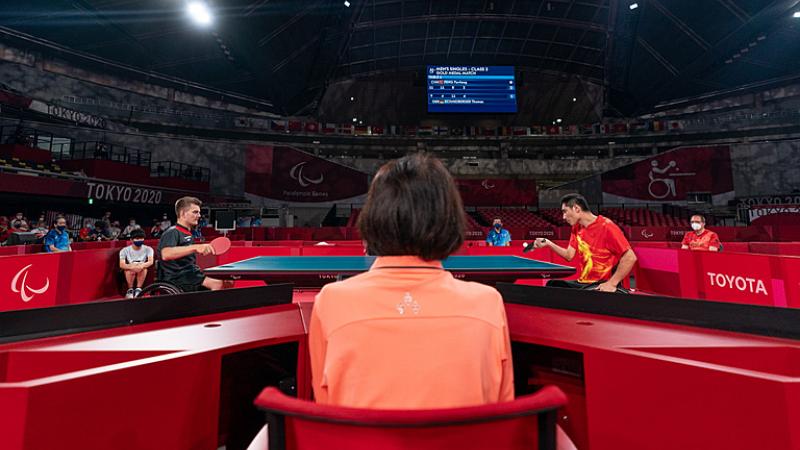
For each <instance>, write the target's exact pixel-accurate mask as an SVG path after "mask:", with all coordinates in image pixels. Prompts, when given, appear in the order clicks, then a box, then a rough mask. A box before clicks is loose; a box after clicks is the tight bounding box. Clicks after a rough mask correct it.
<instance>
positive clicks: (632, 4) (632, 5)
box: [628, 3, 639, 11]
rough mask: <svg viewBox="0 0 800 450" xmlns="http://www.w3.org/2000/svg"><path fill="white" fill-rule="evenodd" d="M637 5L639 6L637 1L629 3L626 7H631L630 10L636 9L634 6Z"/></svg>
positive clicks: (636, 6)
mask: <svg viewBox="0 0 800 450" xmlns="http://www.w3.org/2000/svg"><path fill="white" fill-rule="evenodd" d="M638 7H639V4H638V3H631V5H630V6H628V8H630V9H631V11H633V10H634V9H636V8H638Z"/></svg>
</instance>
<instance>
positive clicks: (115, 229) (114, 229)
mask: <svg viewBox="0 0 800 450" xmlns="http://www.w3.org/2000/svg"><path fill="white" fill-rule="evenodd" d="M121 233H122V229H121V228H120V227H119V222H118V221H116V220H115V221H114V222H112V223H111V226H110V227H109V228H108V234H109V235H110V236H111V239H119V235H120V234H121Z"/></svg>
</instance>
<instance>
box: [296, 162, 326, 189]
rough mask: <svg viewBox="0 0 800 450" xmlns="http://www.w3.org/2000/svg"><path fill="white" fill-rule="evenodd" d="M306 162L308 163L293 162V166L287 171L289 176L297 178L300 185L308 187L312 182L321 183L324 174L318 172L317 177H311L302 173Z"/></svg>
mask: <svg viewBox="0 0 800 450" xmlns="http://www.w3.org/2000/svg"><path fill="white" fill-rule="evenodd" d="M306 164H308V162H307V161H303V162H301V163H297V164H295V166H294V167H292V169H291V170H290V171H289V176H290V177H292V179H294V180H297V182H298V183H299V184H300V186H302V187H308V186H310V185H312V184H320V183H322V181H323V180H324V176H323V175H322V174H319V178H316V179H311V178H308V177H306V176H305V175H303V166H305V165H306Z"/></svg>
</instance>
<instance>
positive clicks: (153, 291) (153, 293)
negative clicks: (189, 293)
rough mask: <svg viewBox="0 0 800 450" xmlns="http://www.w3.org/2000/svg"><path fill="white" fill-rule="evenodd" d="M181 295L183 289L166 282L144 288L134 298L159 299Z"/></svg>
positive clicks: (157, 282)
mask: <svg viewBox="0 0 800 450" xmlns="http://www.w3.org/2000/svg"><path fill="white" fill-rule="evenodd" d="M182 293H183V289H181V288H180V287H178V286H176V285H174V284H172V283H168V282H166V281H156V282H155V283H153V284H151V285H149V286H146V287H144V288H143V289H142V291H141V292H140V293H139V295H137V296H136V298H142V297H159V296H162V295H175V294H182Z"/></svg>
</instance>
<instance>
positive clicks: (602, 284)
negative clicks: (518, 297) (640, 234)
mask: <svg viewBox="0 0 800 450" xmlns="http://www.w3.org/2000/svg"><path fill="white" fill-rule="evenodd" d="M561 212H562V213H563V215H564V220H565V221H566V222H567V223H568V224H570V225H571V226H572V235H571V236H570V239H569V244H568V245H567V248H564V247H561V246H559V245H556V244H554V243H553V242H552V241H550V240H549V239H537V240H536V241H535V242H534V246H535V247H536V248H542V247H549V248H550V249H551V250H553V251H554V252H555V253H556V254H557V255H559V256H561V257H562V258H564V259H566V260H567V261H572V258H574V257H575V255H576V254H577V255H578V257H579V258H580V266H579V267H578V273H579V277H578V279H577V280H575V281H565V280H551V281H550V282H548V283H547V285H548V286H555V287H575V288H592V287H594V286H596V289H597V290H600V291H603V292H615V291H616V290H617V286H619V284H620V283H621V282H622V280H624V279H625V277H627V276H628V274H630V272H631V269H633V265H634V264H635V263H636V255H635V254H634V253H633V250H632V249H631V244H630V243H628V240H627V239H625V236H624V235H623V234H622V230H620V229H619V227H618V226H617V225H616V224H615V223H614V222H612V221H611V219H609V218H607V217H603V216H598V215H595V214H593V213H592V212H591V210H590V209H589V205H588V203H587V202H586V199H585V198H584V197H583V196H582V195H579V194H568V195H565V196H564V197H563V198H562V199H561ZM615 267H616V270H615V269H614V268H615Z"/></svg>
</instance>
